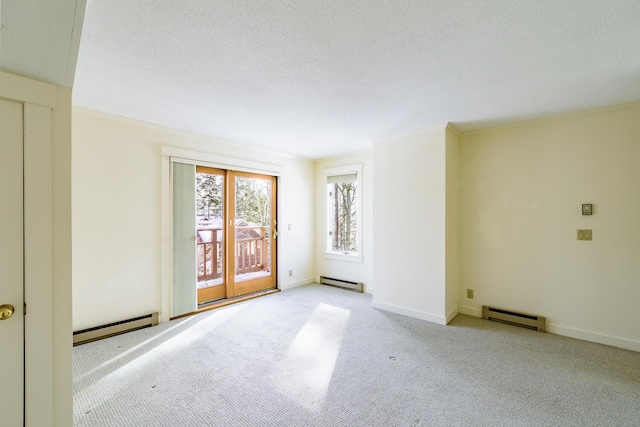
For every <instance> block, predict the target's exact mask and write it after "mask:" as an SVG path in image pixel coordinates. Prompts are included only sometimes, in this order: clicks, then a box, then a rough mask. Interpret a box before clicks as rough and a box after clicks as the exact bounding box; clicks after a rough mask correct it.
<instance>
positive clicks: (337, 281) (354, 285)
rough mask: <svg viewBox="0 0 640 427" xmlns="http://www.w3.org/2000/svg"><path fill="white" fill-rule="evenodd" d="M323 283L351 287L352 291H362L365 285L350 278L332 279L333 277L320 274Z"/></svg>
mask: <svg viewBox="0 0 640 427" xmlns="http://www.w3.org/2000/svg"><path fill="white" fill-rule="evenodd" d="M320 284H321V285H329V286H337V287H339V288H345V289H351V290H352V291H356V292H362V290H363V288H364V285H363V284H362V283H359V282H350V281H348V280H341V279H332V278H331V277H325V276H320Z"/></svg>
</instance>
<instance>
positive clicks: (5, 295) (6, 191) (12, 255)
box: [0, 99, 24, 426]
mask: <svg viewBox="0 0 640 427" xmlns="http://www.w3.org/2000/svg"><path fill="white" fill-rule="evenodd" d="M22 128H23V125H22V104H20V103H17V102H11V101H6V100H4V99H0V319H2V320H0V378H2V384H1V385H0V417H1V419H0V424H1V425H3V426H21V425H24V332H23V331H24V316H23V314H22V313H23V301H24V287H23V271H24V268H23V265H24V264H23V251H22V248H23V212H22V210H23V208H22V203H23V202H22V200H23V190H22V189H23V184H22V177H23V169H22V168H23V166H22V161H23V160H22V159H23V156H22V146H23V135H22ZM11 307H13V309H14V312H13V314H12V315H10V313H11ZM9 316H10V317H9Z"/></svg>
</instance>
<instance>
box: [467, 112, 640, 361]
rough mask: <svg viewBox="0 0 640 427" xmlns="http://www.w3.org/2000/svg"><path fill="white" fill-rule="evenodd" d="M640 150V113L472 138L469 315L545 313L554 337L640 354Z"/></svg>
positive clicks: (576, 118)
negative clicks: (589, 233)
mask: <svg viewBox="0 0 640 427" xmlns="http://www.w3.org/2000/svg"><path fill="white" fill-rule="evenodd" d="M638 141H640V105H638V104H636V105H633V106H626V107H622V108H617V109H611V110H605V111H599V112H593V113H589V114H583V115H575V116H569V117H563V118H557V119H554V120H549V121H543V122H537V123H525V124H522V125H519V126H513V127H506V128H500V129H494V130H489V131H484V132H477V133H473V134H463V135H462V136H461V137H460V184H461V197H460V219H461V220H460V249H461V251H460V306H461V307H460V311H461V312H464V313H467V314H473V315H480V308H481V306H482V305H483V304H487V305H493V306H498V307H505V308H509V309H513V310H520V311H524V312H530V313H534V314H539V315H544V316H546V317H547V321H548V323H549V325H548V329H549V331H551V332H555V333H558V334H562V335H568V336H573V337H577V338H583V339H588V340H592V341H596V342H602V343H606V344H611V345H617V346H620V347H625V348H630V349H634V350H636V351H640V311H639V310H638V303H639V302H640V286H638V284H639V283H640V258H639V257H640V239H638V236H640V222H639V221H638V212H640V191H638V185H639V183H640V167H639V165H640V163H639V160H638V159H640V144H639V143H638ZM582 203H593V204H594V214H593V216H582V215H581V204H582ZM578 228H588V229H593V241H577V240H576V229H578ZM467 288H472V289H474V290H475V299H473V300H469V299H467V298H466V292H465V290H466V289H467Z"/></svg>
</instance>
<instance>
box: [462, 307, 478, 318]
mask: <svg viewBox="0 0 640 427" xmlns="http://www.w3.org/2000/svg"><path fill="white" fill-rule="evenodd" d="M458 313H460V314H466V315H467V316H473V317H482V309H481V308H475V307H466V306H463V305H461V306H459V307H458Z"/></svg>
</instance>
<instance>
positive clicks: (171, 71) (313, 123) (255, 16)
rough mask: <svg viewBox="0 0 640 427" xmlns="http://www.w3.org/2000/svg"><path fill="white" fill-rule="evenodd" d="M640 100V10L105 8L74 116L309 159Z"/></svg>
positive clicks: (85, 60) (539, 3) (123, 1)
mask: <svg viewBox="0 0 640 427" xmlns="http://www.w3.org/2000/svg"><path fill="white" fill-rule="evenodd" d="M636 101H640V1H635V0H634V1H631V0H607V1H602V0H536V1H513V0H493V1H455V0H429V1H428V0H405V1H389V0H369V1H355V0H351V1H349V0H336V1H328V0H310V1H293V0H289V1H287V0H281V1H258V0H233V1H231V0H229V1H213V0H172V1H160V0H156V1H152V0H136V1H130V0H99V1H97V0H90V1H89V2H88V5H87V10H86V15H85V23H84V30H83V34H82V40H81V44H80V53H79V59H78V68H77V72H76V81H75V86H74V104H75V105H78V106H81V107H86V108H90V109H94V110H99V111H103V112H107V113H112V114H116V115H120V116H124V117H130V118H134V119H138V120H143V121H147V122H151V123H157V124H161V125H165V126H169V127H172V128H176V129H182V130H187V131H191V132H195V133H199V134H205V135H210V136H213V137H217V138H222V139H225V140H229V141H234V142H239V143H242V144H247V145H252V146H257V147H262V148H268V149H272V150H275V151H279V152H283V153H289V154H294V155H299V156H304V157H310V158H320V157H325V156H330V155H336V154H341V153H347V152H354V151H360V150H366V149H369V148H370V147H371V141H372V140H375V139H376V138H380V137H383V136H389V135H393V134H398V133H403V132H408V131H412V130H416V129H419V128H422V127H427V126H432V125H436V124H443V123H446V122H452V123H454V124H455V125H456V126H457V128H458V129H460V130H461V131H468V130H475V129H481V128H485V127H491V126H495V125H501V124H506V123H510V122H514V121H522V120H528V119H537V118H544V117H549V116H554V115H558V114H565V113H572V112H578V111H584V110H589V109H595V108H601V107H607V106H612V105H619V104H624V103H631V102H636Z"/></svg>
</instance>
